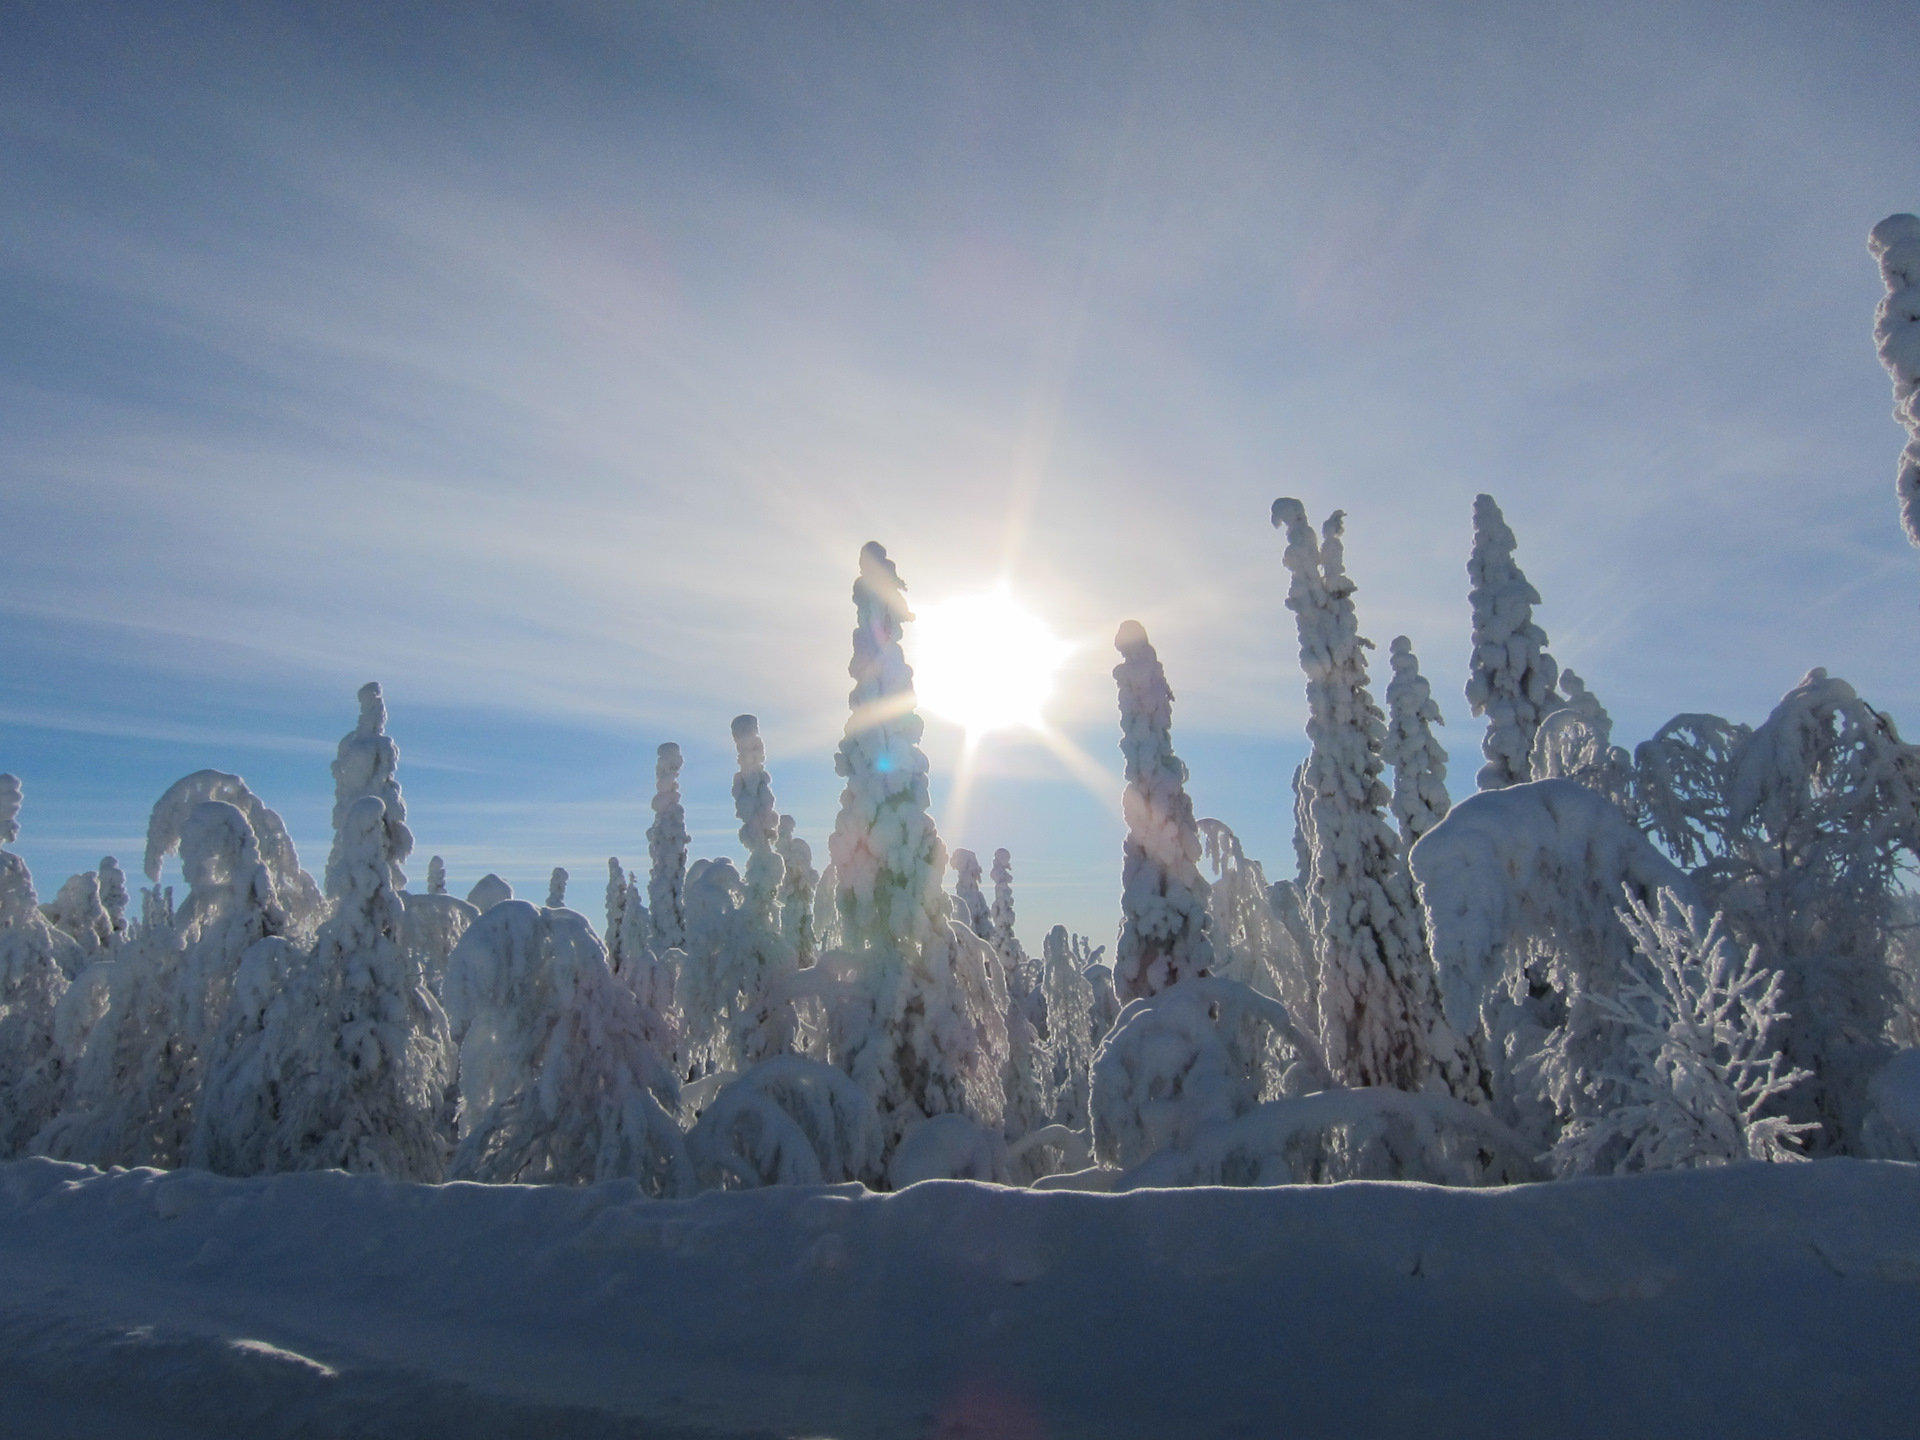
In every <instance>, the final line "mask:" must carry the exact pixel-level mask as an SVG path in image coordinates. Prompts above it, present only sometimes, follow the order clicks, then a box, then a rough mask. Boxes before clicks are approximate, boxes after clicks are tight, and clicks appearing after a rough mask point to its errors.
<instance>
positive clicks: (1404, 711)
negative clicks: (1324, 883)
mask: <svg viewBox="0 0 1920 1440" xmlns="http://www.w3.org/2000/svg"><path fill="white" fill-rule="evenodd" d="M1392 665H1393V679H1391V680H1389V681H1388V682H1387V733H1386V734H1385V735H1384V736H1383V737H1382V738H1381V742H1380V758H1381V759H1382V760H1383V761H1385V762H1386V763H1387V764H1389V765H1391V766H1392V767H1393V817H1394V819H1395V820H1397V821H1399V823H1400V844H1401V848H1402V850H1403V851H1405V850H1411V849H1412V848H1413V842H1414V841H1416V840H1418V839H1419V838H1420V837H1421V836H1422V835H1424V834H1426V833H1427V831H1429V830H1431V829H1432V828H1433V827H1434V826H1436V825H1438V824H1439V823H1440V822H1441V821H1442V820H1443V819H1445V818H1446V814H1447V807H1448V806H1449V805H1451V804H1452V803H1453V802H1452V801H1450V800H1449V799H1448V798H1447V752H1446V751H1445V750H1443V749H1442V748H1441V747H1440V742H1439V740H1437V739H1436V738H1434V733H1433V727H1434V726H1435V725H1443V724H1445V723H1446V722H1445V721H1444V720H1443V719H1441V717H1440V707H1439V705H1438V704H1436V703H1435V701H1434V698H1433V687H1432V686H1431V685H1429V684H1427V681H1426V677H1425V676H1423V675H1422V674H1421V673H1420V657H1419V656H1417V655H1415V654H1414V653H1413V642H1412V641H1411V640H1409V639H1408V638H1407V637H1406V636H1404V635H1396V636H1395V637H1394V640H1393V652H1392Z"/></svg>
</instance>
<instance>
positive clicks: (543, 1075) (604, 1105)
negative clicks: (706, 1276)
mask: <svg viewBox="0 0 1920 1440" xmlns="http://www.w3.org/2000/svg"><path fill="white" fill-rule="evenodd" d="M447 1010H448V1016H449V1018H450V1020H451V1023H452V1027H453V1030H454V1031H455V1033H456V1034H458V1036H459V1037H460V1042H459V1043H460V1052H459V1054H460V1062H459V1063H460V1115H459V1122H458V1124H459V1133H460V1143H459V1148H458V1149H457V1150H456V1151H455V1153H454V1159H453V1166H452V1173H453V1175H454V1178H456V1179H463V1180H484V1181H493V1182H497V1183H511V1184H560V1185H587V1184H592V1183H595V1182H597V1181H601V1180H611V1179H615V1178H631V1179H634V1180H638V1181H639V1182H640V1185H641V1187H642V1188H643V1189H644V1190H645V1191H646V1192H647V1193H648V1194H650V1195H655V1196H672V1195H680V1194H685V1193H687V1192H688V1191H690V1190H691V1189H692V1186H693V1173H692V1167H691V1165H690V1164H689V1163H688V1160H687V1155H686V1147H685V1144H684V1142H683V1139H682V1136H681V1133H680V1127H679V1124H678V1123H677V1121H676V1120H675V1119H674V1116H675V1113H676V1112H677V1110H678V1108H679V1084H678V1081H677V1080H676V1078H675V1076H674V1074H673V1071H672V1070H671V1069H670V1068H669V1067H668V1065H667V1063H666V1062H665V1060H664V1059H663V1058H662V1056H661V1055H660V1054H659V1052H658V1051H657V1050H656V1048H655V1043H654V1042H655V1039H656V1037H657V1036H658V1035H659V1034H660V1033H661V1031H662V1030H663V1029H664V1028H665V1027H664V1024H663V1022H662V1020H661V1018H660V1017H659V1016H657V1015H652V1014H649V1013H648V1012H647V1011H646V1009H645V1007H644V1006H642V1005H641V1003H640V1002H639V1000H638V999H636V998H635V996H634V995H633V993H632V991H630V990H629V989H628V988H627V987H626V986H625V985H622V984H621V983H620V981H619V980H618V979H617V978H616V977H615V975H614V973H613V971H612V970H611V969H610V968H609V967H608V965H607V959H606V952H605V951H604V950H603V949H602V948H601V946H600V942H599V941H598V939H596V938H595V936H594V933H593V929H592V927H591V926H589V925H588V924H587V922H586V921H585V920H584V919H583V918H582V917H581V916H579V915H577V914H575V913H573V912H572V911H570V910H560V909H551V908H549V909H545V910H538V909H535V908H534V907H533V906H531V905H529V904H527V903H526V902H525V901H522V900H508V901H503V902H501V903H500V904H498V905H496V906H494V907H493V908H492V909H491V910H489V911H488V912H487V913H486V914H485V915H484V916H482V917H481V918H480V919H479V920H478V921H477V922H476V923H475V924H474V925H473V927H472V928H471V929H470V930H468V931H467V933H466V934H465V935H464V936H463V937H462V938H461V941H460V945H459V946H458V948H457V949H456V950H455V951H454V954H453V959H452V961H451V962H450V963H449V965H448V967H447Z"/></svg>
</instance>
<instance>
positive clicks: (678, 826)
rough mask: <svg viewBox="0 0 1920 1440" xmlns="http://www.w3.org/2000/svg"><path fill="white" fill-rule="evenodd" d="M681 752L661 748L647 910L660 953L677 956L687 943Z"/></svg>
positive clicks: (676, 748) (649, 843)
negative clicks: (674, 951)
mask: <svg viewBox="0 0 1920 1440" xmlns="http://www.w3.org/2000/svg"><path fill="white" fill-rule="evenodd" d="M683 763H684V762H683V761H682V760H681V758H680V747H679V746H678V745H675V744H674V743H673V742H672V741H668V742H667V743H666V744H664V745H662V746H661V747H660V750H659V753H658V756H657V758H656V759H655V760H654V765H653V785H654V789H653V802H652V803H653V824H651V825H649V826H648V827H647V862H648V865H649V867H650V868H649V870H648V873H647V910H648V913H649V914H651V915H652V916H653V939H654V947H655V948H656V949H658V950H661V951H667V950H676V949H678V948H680V947H681V946H683V945H684V944H686V940H687V907H686V898H685V892H686V886H687V846H688V845H689V844H690V843H691V837H690V836H689V835H688V834H687V812H686V809H685V808H684V807H683V806H682V805H681V803H680V767H681V765H682V764H683Z"/></svg>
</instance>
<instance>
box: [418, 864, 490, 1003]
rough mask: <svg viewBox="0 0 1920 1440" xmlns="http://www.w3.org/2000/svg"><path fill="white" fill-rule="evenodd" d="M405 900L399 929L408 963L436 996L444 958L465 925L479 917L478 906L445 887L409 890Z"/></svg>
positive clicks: (444, 968)
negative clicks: (419, 893) (404, 913)
mask: <svg viewBox="0 0 1920 1440" xmlns="http://www.w3.org/2000/svg"><path fill="white" fill-rule="evenodd" d="M401 899H403V900H404V901H405V902H406V907H407V913H406V921H405V926H404V928H403V929H402V931H401V944H402V948H403V949H404V950H405V951H406V956H407V963H408V964H410V965H412V966H413V967H414V969H415V970H417V971H418V972H419V974H420V977H421V978H422V979H423V980H425V981H426V983H427V989H429V990H431V991H432V992H433V993H434V995H435V996H436V997H437V996H438V995H439V994H440V990H441V986H442V985H444V984H445V982H446V978H447V961H448V960H449V959H451V958H452V956H453V947H454V946H456V945H458V944H459V943H460V937H461V936H462V935H464V934H466V933H467V927H468V926H469V925H471V924H473V922H474V921H476V920H478V919H479V918H480V907H479V906H477V905H473V904H470V903H468V902H467V901H465V900H462V899H461V898H460V897H459V896H457V895H449V894H447V893H446V892H445V891H444V890H442V891H439V892H437V893H436V892H434V891H431V890H430V891H428V892H427V893H426V894H424V895H415V894H412V893H411V892H409V893H407V894H404V895H402V896H401Z"/></svg>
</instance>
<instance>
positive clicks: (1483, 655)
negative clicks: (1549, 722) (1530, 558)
mask: <svg viewBox="0 0 1920 1440" xmlns="http://www.w3.org/2000/svg"><path fill="white" fill-rule="evenodd" d="M1514 544H1515V541H1514V538H1513V531H1512V530H1510V529H1508V528H1507V522H1506V519H1505V517H1503V516H1502V515H1501V514H1500V507H1499V506H1498V505H1496V504H1494V503H1493V497H1492V496H1491V495H1479V496H1476V497H1475V498H1474V502H1473V553H1472V554H1471V555H1469V556H1468V558H1467V580H1468V582H1469V586H1470V588H1469V590H1468V596H1467V598H1468V600H1469V601H1470V602H1471V603H1472V606H1473V658H1472V660H1471V662H1470V663H1469V668H1468V672H1467V704H1468V705H1469V706H1470V707H1471V708H1472V710H1473V713H1474V714H1475V715H1485V716H1486V717H1487V733H1486V737H1485V738H1484V739H1483V740H1481V742H1480V753H1481V754H1483V755H1485V756H1486V759H1487V763H1486V764H1485V765H1483V766H1481V767H1480V774H1479V776H1478V783H1479V786H1480V788H1481V789H1482V790H1498V789H1500V788H1501V787H1502V786H1506V785H1520V784H1524V783H1525V782H1526V781H1528V780H1531V779H1533V778H1534V776H1533V774H1532V771H1531V769H1530V767H1529V757H1530V756H1531V755H1532V753H1533V732H1534V731H1535V730H1536V729H1537V728H1538V727H1539V724H1540V718H1541V716H1543V715H1545V714H1546V713H1547V711H1549V710H1551V709H1553V708H1554V706H1556V705H1558V704H1559V703H1560V693H1559V691H1558V690H1556V689H1555V688H1554V687H1555V686H1556V684H1557V683H1558V682H1559V678H1560V671H1559V667H1558V666H1556V665H1555V664H1554V662H1553V657H1552V656H1551V655H1549V654H1548V653H1547V633H1546V631H1544V630H1542V629H1541V628H1540V627H1539V626H1538V625H1536V624H1534V623H1533V607H1534V606H1536V605H1538V604H1539V603H1540V592H1539V591H1537V590H1535V589H1534V588H1533V586H1531V585H1529V584H1528V583H1527V577H1526V575H1525V574H1524V573H1522V571H1521V569H1520V567H1519V566H1518V565H1516V564H1514V563H1513V547H1514Z"/></svg>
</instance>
